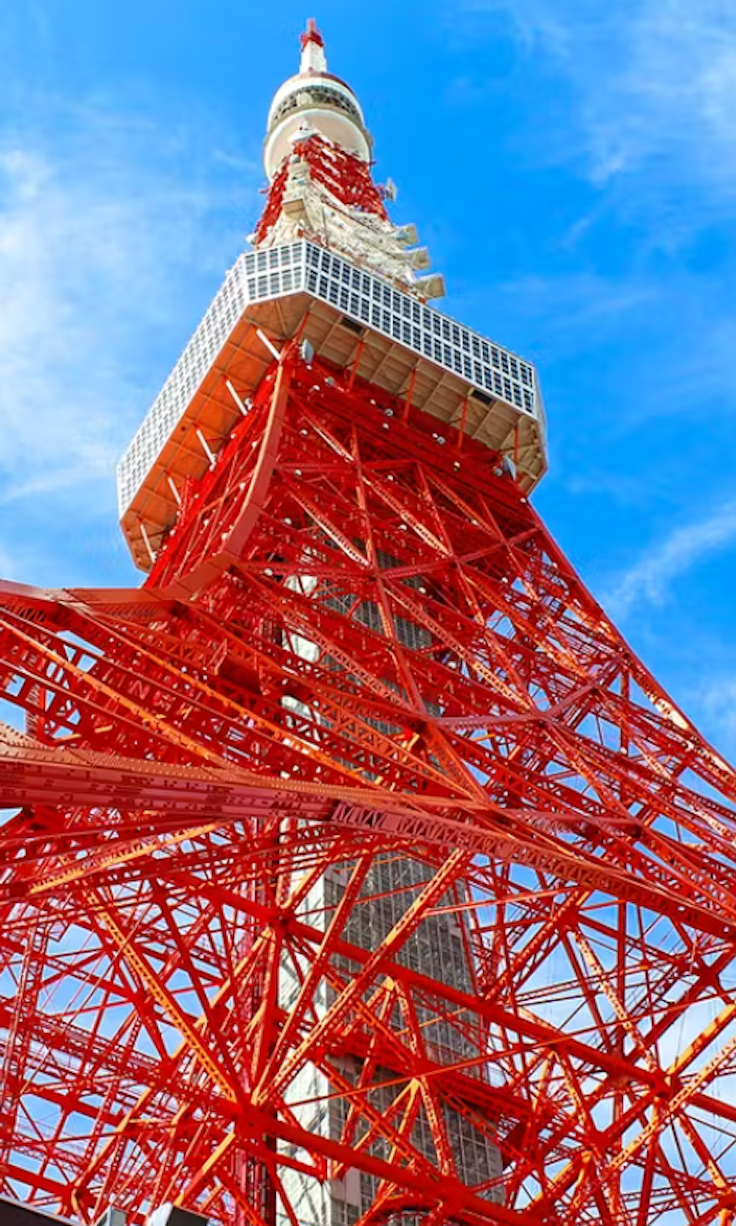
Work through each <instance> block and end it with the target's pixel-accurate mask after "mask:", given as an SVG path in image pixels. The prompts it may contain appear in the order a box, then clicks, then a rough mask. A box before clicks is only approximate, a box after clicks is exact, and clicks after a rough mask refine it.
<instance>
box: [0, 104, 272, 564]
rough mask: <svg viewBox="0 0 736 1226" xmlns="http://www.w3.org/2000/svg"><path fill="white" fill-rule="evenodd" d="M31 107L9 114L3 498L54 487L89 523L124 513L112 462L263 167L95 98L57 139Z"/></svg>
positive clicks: (231, 245)
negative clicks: (118, 505) (22, 114)
mask: <svg viewBox="0 0 736 1226" xmlns="http://www.w3.org/2000/svg"><path fill="white" fill-rule="evenodd" d="M29 112H30V116H31V118H30V121H29V120H28V119H26V120H24V122H23V123H19V122H18V121H17V118H16V121H15V122H14V123H13V122H11V121H9V120H8V121H7V122H6V123H5V126H3V125H2V124H0V422H1V423H2V428H1V429H0V508H3V507H10V506H11V505H16V506H17V504H22V503H23V502H24V501H28V500H31V499H34V500H37V499H39V498H44V499H46V500H47V501H49V502H50V503H51V502H53V500H55V499H56V500H59V501H60V502H63V505H64V510H65V514H68V515H70V517H74V518H78V519H81V520H86V519H89V518H90V516H94V515H95V513H97V512H99V511H100V510H101V509H104V513H105V514H106V515H110V514H111V513H112V514H114V510H113V508H114V467H115V462H116V460H117V459H118V457H119V455H120V454H121V452H122V450H123V449H124V447H125V445H126V444H127V442H128V440H129V438H130V436H131V435H132V433H133V431H134V429H135V427H136V426H137V424H138V422H139V420H140V418H141V416H142V415H143V413H144V412H145V411H146V408H147V403H148V401H149V400H150V399H151V398H152V397H153V395H154V394H155V390H156V387H155V381H156V379H157V378H160V380H161V381H163V378H164V377H165V375H166V373H167V369H168V366H169V365H171V364H173V360H174V359H175V357H176V354H177V352H178V351H179V349H180V348H181V347H182V346H183V344H184V343H185V342H186V339H187V336H186V331H185V330H184V331H182V317H183V315H185V314H186V307H185V304H186V303H187V302H191V311H190V320H191V326H193V325H194V324H195V322H196V319H197V315H198V314H200V313H201V312H202V310H203V309H204V306H205V305H206V302H207V298H208V296H209V291H210V283H211V284H212V286H214V285H215V284H216V283H217V281H218V280H219V279H220V277H221V275H222V272H223V270H224V268H225V267H226V265H227V263H228V262H229V261H230V260H232V258H233V255H234V254H235V253H236V252H237V248H238V245H239V242H242V238H241V237H240V236H241V235H242V234H243V233H244V231H245V229H246V226H247V223H248V221H249V220H250V216H249V214H250V213H251V212H252V211H253V210H252V204H251V198H252V199H253V200H255V199H257V197H256V189H257V184H258V178H259V176H258V171H257V168H256V167H252V166H249V165H248V164H247V162H244V161H241V160H240V159H239V158H238V157H237V156H236V155H235V154H232V155H230V154H228V152H227V151H225V152H222V151H221V150H220V149H219V147H218V144H217V142H216V141H215V140H210V139H209V137H208V136H207V134H205V133H203V132H198V131H197V130H196V128H194V127H193V129H192V130H187V129H181V128H180V129H178V130H174V131H173V132H172V131H164V130H162V129H161V127H160V126H158V125H156V124H154V123H152V122H149V121H147V120H146V119H144V118H137V117H136V116H135V115H131V114H130V113H129V114H128V115H127V116H126V118H125V120H124V121H123V120H121V118H120V116H119V115H117V116H116V113H115V110H114V108H109V107H106V106H104V105H101V104H100V103H99V102H98V103H96V104H95V105H92V104H90V105H88V106H86V107H77V108H76V109H75V110H74V111H69V112H67V113H64V112H63V111H62V113H61V122H60V114H59V108H58V107H57V108H56V110H55V111H54V118H55V123H54V128H53V133H54V135H53V140H52V139H51V138H50V133H49V132H48V131H47V130H46V127H45V125H44V123H43V116H44V114H48V109H47V108H45V107H43V106H40V105H36V107H31V108H29ZM34 115H35V116H36V120H35V121H34ZM198 292H199V294H201V298H200V299H199V301H198ZM185 328H186V325H185ZM157 367H158V373H157V374H156V376H155V378H154V379H152V377H151V376H152V371H156V369H157ZM14 522H15V523H16V524H18V525H19V526H20V525H22V522H23V520H22V516H21V514H20V512H19V511H18V512H17V513H16V515H15V521H14ZM6 535H7V534H6ZM14 535H15V534H14ZM21 556H24V555H23V551H21ZM6 560H7V559H6Z"/></svg>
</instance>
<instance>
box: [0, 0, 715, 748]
mask: <svg viewBox="0 0 736 1226" xmlns="http://www.w3.org/2000/svg"><path fill="white" fill-rule="evenodd" d="M310 3H311V0H310ZM312 12H313V13H314V15H315V16H316V17H317V19H318V21H319V22H320V25H321V26H322V28H323V30H324V33H325V36H326V39H327V50H328V55H329V59H330V66H331V68H332V69H333V70H334V71H335V72H337V73H338V74H339V75H342V76H344V77H345V78H346V79H347V80H348V81H349V82H350V83H351V84H352V85H353V87H354V88H355V89H356V91H357V92H358V94H359V96H360V98H361V100H362V102H363V105H364V109H365V111H366V114H367V117H368V122H369V126H370V127H371V129H372V131H373V133H374V136H375V139H376V156H377V161H378V165H377V175H378V177H379V178H386V177H388V176H389V175H390V176H391V177H392V178H393V179H394V180H395V181H396V182H397V184H398V185H399V189H400V195H399V199H398V202H397V203H396V205H395V206H394V210H393V212H394V217H395V218H396V219H397V220H399V221H414V222H416V224H417V226H418V228H419V231H420V237H421V240H422V242H424V243H427V244H428V245H429V247H430V249H431V252H432V256H433V261H434V266H435V267H436V268H437V269H439V270H441V271H443V272H444V273H445V275H446V279H447V283H448V289H449V294H448V298H447V300H446V303H445V309H447V310H448V311H449V312H450V313H451V314H453V315H455V316H457V317H458V318H459V319H461V320H463V321H464V322H466V323H468V324H470V325H472V326H473V327H476V328H478V329H479V330H480V331H484V332H486V333H487V334H488V335H490V336H491V337H493V338H495V339H497V340H499V341H500V342H502V343H503V344H506V345H508V346H509V347H510V348H512V349H515V350H517V351H519V352H521V353H522V354H524V355H525V356H527V357H529V358H531V359H532V360H534V361H535V362H536V363H537V364H538V366H539V368H540V373H541V378H542V387H543V391H544V395H545V400H546V405H547V413H548V419H549V430H550V450H551V469H550V473H549V474H548V476H547V477H546V478H545V480H544V482H543V483H542V485H541V487H540V489H539V491H538V493H537V495H536V497H535V501H536V505H537V507H538V508H539V510H540V511H541V513H542V514H543V516H544V517H545V519H546V521H547V523H548V525H549V527H550V528H551V530H552V532H553V533H554V535H555V536H556V537H557V538H558V540H559V541H560V543H561V544H562V546H563V547H564V548H565V549H566V551H567V552H568V553H569V554H570V556H571V557H572V559H573V561H574V562H575V564H576V565H577V566H578V568H579V569H580V571H581V573H582V575H583V577H584V579H585V580H586V581H587V583H588V584H589V586H590V587H591V588H592V589H593V591H594V592H595V594H596V595H597V596H598V597H599V598H601V599H602V600H603V601H604V603H605V604H606V606H607V608H608V609H609V611H610V612H611V613H612V614H613V615H614V617H615V618H616V619H617V620H618V622H619V624H620V625H621V626H622V628H623V630H624V631H625V633H626V634H627V636H628V637H629V639H630V641H631V642H632V644H633V646H634V647H635V649H636V650H637V651H638V652H639V654H640V655H642V657H643V658H644V660H645V661H646V662H647V664H649V665H650V667H652V669H653V670H654V671H655V672H656V673H657V675H658V676H659V677H660V679H661V680H662V681H663V682H664V684H666V685H667V687H668V688H669V689H670V690H671V692H672V694H673V696H674V697H675V698H676V700H677V701H678V702H679V703H681V704H682V705H684V707H685V708H686V709H687V710H688V711H689V713H690V714H691V715H692V716H693V718H695V720H696V721H697V722H698V723H699V724H700V726H701V727H702V729H703V731H704V732H705V733H706V734H707V735H708V736H709V737H710V738H711V739H712V740H713V741H714V742H715V743H716V744H717V745H718V746H719V747H720V748H721V750H722V751H726V752H728V753H730V754H731V755H732V757H736V635H734V633H733V630H734V604H735V603H736V580H735V579H734V567H735V566H736V466H735V458H734V457H735V454H736V369H735V366H734V363H735V362H736V300H735V297H734V285H735V282H736V278H735V275H734V274H735V272H736V241H735V239H736V5H734V3H733V0H722V2H719V0H636V2H634V0H616V3H615V4H614V5H610V6H604V5H602V4H601V3H600V0H423V2H422V3H415V2H414V0H402V3H401V4H400V5H397V4H394V3H388V2H387V0H373V3H372V5H371V6H370V8H366V7H365V6H360V7H358V6H353V5H347V4H345V3H338V2H337V0H321V3H320V6H319V8H318V9H315V10H312V9H309V10H307V9H305V8H304V7H303V5H302V3H299V4H297V3H294V0H281V3H280V4H279V5H278V6H276V5H257V6H253V5H252V4H250V3H248V2H247V0H207V2H206V3H205V0H146V2H145V3H144V2H143V0H126V2H125V3H124V4H118V5H108V4H100V3H99V0H4V2H3V5H2V8H0V56H1V57H2V64H3V69H2V79H1V81H0V422H1V424H2V429H1V430H0V573H2V574H3V575H4V576H5V577H8V578H13V579H18V580H22V581H25V582H36V583H39V584H43V585H54V586H62V585H67V586H71V585H102V584H115V585H119V584H126V583H129V582H131V581H135V573H134V572H133V570H132V567H131V566H130V564H129V562H128V559H127V555H126V551H125V547H124V545H123V542H122V537H121V536H120V533H119V530H118V527H117V522H116V504H115V489H114V465H115V462H116V460H117V458H118V455H119V454H120V453H121V452H122V451H123V449H124V447H125V445H126V444H127V442H128V439H129V438H130V436H131V435H132V433H133V431H134V429H135V428H136V426H137V424H138V423H139V421H140V419H141V418H142V416H143V415H144V413H145V412H146V410H147V408H148V405H149V404H150V402H151V400H152V399H153V397H154V395H155V393H156V392H157V390H158V389H159V387H160V385H161V384H162V382H163V380H164V378H165V377H166V375H167V373H168V371H169V369H170V368H171V366H172V365H173V363H174V361H175V359H176V357H177V356H178V354H179V352H180V350H181V349H182V348H183V346H184V344H185V342H186V340H187V339H188V337H189V335H190V333H191V331H192V329H193V328H194V326H195V325H196V323H197V321H198V320H199V318H200V317H201V315H202V314H203V312H204V310H205V308H206V306H207V304H208V302H209V300H210V298H211V296H212V295H213V293H214V292H215V290H216V288H217V286H218V285H219V282H220V280H221V278H222V274H223V272H224V270H225V269H226V268H227V267H228V266H229V265H230V264H231V263H232V262H233V260H234V259H235V257H236V256H237V254H238V253H239V251H240V250H241V249H242V245H243V236H244V235H245V234H247V233H249V232H250V231H251V229H252V228H253V225H254V223H255V220H256V218H257V216H258V213H259V210H260V207H261V204H262V197H261V196H260V194H259V192H260V189H261V187H262V185H263V183H262V171H261V166H260V152H261V140H262V135H263V126H264V121H265V115H266V111H267V108H268V104H269V101H270V98H271V95H272V94H273V92H274V90H275V88H276V87H277V85H278V84H279V83H280V82H281V80H283V78H284V77H286V76H287V75H289V74H290V73H291V72H292V71H293V70H294V68H295V65H296V61H297V54H298V43H297V36H298V34H299V31H300V30H301V28H302V26H303V23H304V19H305V18H306V16H308V15H311V14H312ZM358 14H359V15H360V19H359V18H358Z"/></svg>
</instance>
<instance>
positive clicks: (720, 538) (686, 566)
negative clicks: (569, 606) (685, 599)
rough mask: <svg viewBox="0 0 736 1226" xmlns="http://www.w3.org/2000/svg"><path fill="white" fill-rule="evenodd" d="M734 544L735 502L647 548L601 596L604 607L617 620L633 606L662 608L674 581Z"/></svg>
mask: <svg viewBox="0 0 736 1226" xmlns="http://www.w3.org/2000/svg"><path fill="white" fill-rule="evenodd" d="M735 543H736V501H734V502H730V503H728V504H727V505H726V506H724V507H721V508H720V509H719V510H718V511H716V512H714V513H713V514H712V515H710V516H708V517H707V518H704V519H700V520H698V521H696V522H695V523H692V524H685V525H682V526H680V527H678V528H675V529H674V530H673V531H672V532H671V533H670V534H669V536H667V537H665V538H664V539H663V540H660V541H658V542H656V543H655V544H654V545H652V546H650V547H648V548H647V549H646V550H645V552H644V553H643V554H642V555H641V556H640V557H639V558H638V559H637V560H636V562H635V563H634V564H633V565H632V566H631V567H630V568H629V569H628V570H626V571H625V572H624V573H623V574H622V575H621V576H620V577H619V578H618V580H617V581H616V582H615V583H614V584H613V585H612V586H611V587H610V589H609V591H608V592H607V593H606V594H604V597H603V604H604V606H605V608H606V609H607V610H608V611H609V612H610V613H611V614H612V615H613V617H614V618H618V619H620V620H622V619H624V618H625V617H626V616H627V614H629V613H630V612H631V611H632V609H633V608H634V607H635V606H636V605H644V604H655V605H661V604H663V603H664V602H665V601H666V600H667V598H668V596H669V595H670V591H671V588H672V585H673V583H674V582H675V580H677V579H678V578H679V577H680V576H681V575H683V574H684V573H685V572H686V571H689V570H691V569H692V568H693V567H695V566H697V565H698V564H699V563H701V562H703V561H704V560H705V559H706V558H708V557H710V556H711V555H712V554H714V553H716V552H718V551H721V550H725V549H727V548H729V547H731V546H733V545H734V544H735Z"/></svg>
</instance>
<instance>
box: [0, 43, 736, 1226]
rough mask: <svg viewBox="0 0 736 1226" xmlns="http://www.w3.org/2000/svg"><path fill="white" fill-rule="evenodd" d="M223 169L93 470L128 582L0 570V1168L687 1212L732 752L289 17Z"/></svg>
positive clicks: (245, 1199)
mask: <svg viewBox="0 0 736 1226" xmlns="http://www.w3.org/2000/svg"><path fill="white" fill-rule="evenodd" d="M265 168H266V174H267V176H268V180H269V190H268V196H267V202H266V207H265V210H264V213H263V216H262V218H261V220H260V222H259V224H258V226H257V228H256V231H255V234H254V236H253V249H252V250H251V251H248V252H246V253H244V254H242V255H241V256H240V257H239V258H238V259H237V261H236V263H235V264H234V265H233V267H232V269H231V270H230V272H229V273H228V274H227V276H226V278H225V281H224V284H223V286H222V288H221V289H220V291H219V292H218V294H217V295H216V297H215V298H214V300H213V302H212V304H211V305H210V307H209V309H208V310H207V312H206V314H205V316H204V318H203V320H202V323H201V324H200V326H199V327H198V328H197V330H196V332H195V333H194V336H193V337H192V339H191V340H190V342H189V344H188V345H187V347H186V349H185V350H184V352H183V353H182V356H181V357H180V359H179V361H178V362H177V364H176V366H175V367H174V370H173V371H172V374H171V376H170V377H169V379H168V380H167V382H166V384H165V386H164V388H163V389H162V391H161V394H160V395H159V397H158V398H157V400H156V402H155V403H154V405H153V406H152V408H151V411H150V413H149V414H148V416H147V417H146V419H145V420H144V422H143V424H142V425H141V428H140V429H139V431H138V433H137V434H136V436H135V438H134V440H133V442H132V443H131V446H130V448H129V450H128V452H127V453H126V455H125V457H124V458H123V460H122V462H121V464H120V469H119V494H120V511H121V519H122V526H123V530H124V532H125V534H126V537H127V539H128V541H129V544H130V547H131V550H132V553H133V556H134V558H135V560H136V562H137V563H138V565H139V567H140V568H141V570H143V571H145V572H146V577H145V579H144V581H143V583H142V586H141V587H140V588H135V589H124V590H108V591H103V590H93V591H91V590H84V591H81V590H62V591H46V590H39V589H37V588H31V587H22V586H19V585H12V584H3V585H0V697H1V698H2V709H1V710H0V716H4V717H5V721H6V722H5V723H3V724H1V725H0V804H1V805H2V806H3V807H4V812H5V821H4V822H3V824H2V825H1V826H0V855H1V856H2V876H0V909H1V911H2V914H1V916H0V1096H1V1101H2V1108H3V1110H2V1113H1V1114H0V1192H1V1193H2V1194H4V1195H6V1196H14V1197H16V1198H19V1199H22V1200H25V1201H28V1202H29V1203H31V1204H35V1205H36V1206H38V1207H40V1208H47V1209H50V1210H52V1211H53V1212H56V1213H61V1214H63V1215H66V1216H74V1217H76V1218H77V1219H78V1220H79V1221H80V1222H82V1223H85V1224H91V1223H94V1222H96V1221H97V1219H98V1218H99V1216H100V1214H101V1213H102V1212H103V1210H104V1209H105V1208H106V1207H107V1206H109V1205H110V1204H111V1203H114V1204H115V1205H116V1206H118V1207H119V1209H120V1210H122V1211H124V1212H125V1213H126V1214H127V1216H128V1220H129V1222H131V1223H139V1222H141V1223H142V1222H143V1220H144V1218H145V1217H146V1216H147V1215H148V1214H149V1213H150V1212H151V1210H152V1209H154V1208H155V1207H157V1206H160V1205H162V1204H165V1203H167V1202H173V1203H175V1204H177V1205H180V1206H182V1207H184V1208H187V1209H191V1210H195V1211H197V1212H199V1213H202V1214H205V1215H207V1216H209V1217H211V1218H212V1219H214V1220H215V1221H218V1222H222V1223H223V1224H227V1226H229V1224H230V1223H237V1226H245V1224H247V1226H276V1224H278V1226H357V1224H359V1226H368V1224H369V1223H374V1222H376V1223H378V1222H387V1221H389V1220H390V1221H391V1222H393V1223H396V1224H400V1226H415V1224H416V1226H419V1224H420V1223H421V1224H422V1226H425V1224H426V1226H438V1224H439V1223H446V1222H447V1223H450V1222H451V1223H458V1224H459V1223H465V1224H466V1226H481V1224H482V1223H489V1222H491V1223H499V1224H502V1226H532V1224H533V1226H573V1224H577V1223H603V1224H604V1226H655V1224H656V1226H674V1224H675V1223H683V1224H685V1223H688V1224H692V1223H696V1222H697V1223H698V1224H700V1226H706V1224H708V1223H713V1224H714V1226H715V1224H718V1226H729V1224H731V1223H733V1222H734V1219H735V1218H736V1105H735V1102H736V1091H735V1087H736V973H735V972H736V855H735V854H734V833H735V832H736V810H735V807H734V801H735V798H736V776H735V775H734V772H733V771H732V769H731V768H730V767H729V766H728V765H727V764H726V763H725V762H724V761H723V760H722V759H721V758H720V757H719V756H718V754H717V753H716V752H715V751H714V750H713V749H712V748H711V747H710V746H709V745H708V744H707V743H706V742H705V741H704V740H703V738H702V737H701V736H700V735H699V734H698V732H697V730H696V729H695V728H694V727H693V725H692V724H691V723H690V721H689V720H688V719H687V717H686V716H685V715H684V714H683V713H682V712H681V711H680V710H679V708H678V707H677V706H676V705H675V704H674V703H673V702H672V700H671V699H670V698H668V696H667V695H666V694H665V693H664V692H663V690H662V688H661V687H660V686H659V685H658V684H657V682H656V681H655V679H654V678H653V677H652V676H651V675H650V674H649V673H648V671H647V670H646V668H645V667H644V665H643V664H642V663H641V662H640V661H639V660H638V659H637V658H636V657H635V656H634V655H633V653H632V652H631V650H630V649H629V647H628V646H627V645H626V643H625V642H624V641H623V639H622V638H621V636H620V635H619V634H618V632H617V631H616V629H615V628H614V626H613V625H612V624H611V622H610V621H609V619H608V618H607V617H606V615H605V613H604V612H603V610H602V609H601V608H600V607H599V606H598V605H597V603H596V602H595V600H594V599H593V598H592V597H591V595H590V594H589V593H588V592H587V590H586V589H585V587H584V586H583V584H582V582H581V581H580V579H579V578H578V576H577V575H576V574H575V572H574V570H573V568H572V567H571V566H570V564H569V562H568V561H567V560H566V559H565V558H564V556H563V555H562V554H561V552H560V550H559V549H558V548H557V546H556V545H555V543H554V542H553V540H552V539H551V537H550V535H549V533H548V532H547V530H546V529H545V527H544V525H543V524H542V523H541V521H540V520H539V518H538V517H537V515H536V513H535V512H534V510H533V508H532V506H531V504H530V502H529V495H530V493H531V492H532V491H533V489H534V487H535V485H536V484H537V482H538V481H539V479H540V478H541V477H542V476H543V474H544V471H545V466H546V450H545V423H544V414H543V409H542V403H541V398H540V394H539V388H538V384H537V379H536V375H535V372H534V369H533V367H532V366H531V365H530V364H529V363H528V362H526V361H525V360H523V359H522V358H520V357H518V356H516V355H514V354H512V353H509V352H507V351H506V350H505V349H503V348H502V347H500V346H499V345H496V344H494V343H493V342H492V341H490V340H488V339H487V338H485V337H483V336H481V335H479V334H478V333H476V332H474V331H472V330H471V329H470V328H468V327H466V326H464V325H462V324H460V323H458V322H456V321H455V320H453V319H451V318H449V317H448V316H447V315H445V314H443V313H442V312H441V311H439V310H437V309H436V308H435V306H434V305H432V303H433V300H434V299H436V298H437V297H439V296H441V293H442V278H441V277H439V276H438V275H437V274H433V273H431V272H430V271H429V257H428V254H427V252H426V251H425V250H424V249H423V248H421V247H419V246H418V245H417V236H416V232H415V231H414V228H413V227H412V226H398V225H396V224H394V223H393V222H392V220H391V219H390V217H389V215H388V211H387V207H386V203H387V201H386V197H387V194H388V195H390V194H391V193H390V192H389V193H387V192H386V190H385V189H381V188H379V187H377V186H376V185H375V183H374V182H373V179H372V174H371V139H370V136H369V134H368V131H367V128H366V125H365V120H364V117H363V112H362V110H361V107H360V104H359V102H358V99H357V98H356V96H355V94H354V93H353V92H352V90H351V89H350V88H349V87H348V86H347V85H346V84H345V83H344V82H343V81H341V80H340V79H339V78H337V77H334V76H333V75H332V74H330V73H329V72H328V69H327V62H326V59H325V51H324V45H323V40H322V37H321V35H320V33H319V31H318V30H317V29H316V28H315V26H314V25H313V23H310V25H309V27H308V29H307V32H306V34H305V35H304V36H303V39H302V62H301V66H300V71H299V73H298V74H297V75H296V76H295V77H292V78H291V79H290V80H288V81H287V82H286V83H285V84H284V85H283V86H282V87H281V89H279V90H278V91H277V94H276V96H275V98H274V101H273V104H272V107H271V110H270V113H269V117H268V125H267V136H266V143H265ZM19 712H20V713H21V715H22V716H23V720H22V727H21V722H20V721H19V719H18V713H19Z"/></svg>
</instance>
